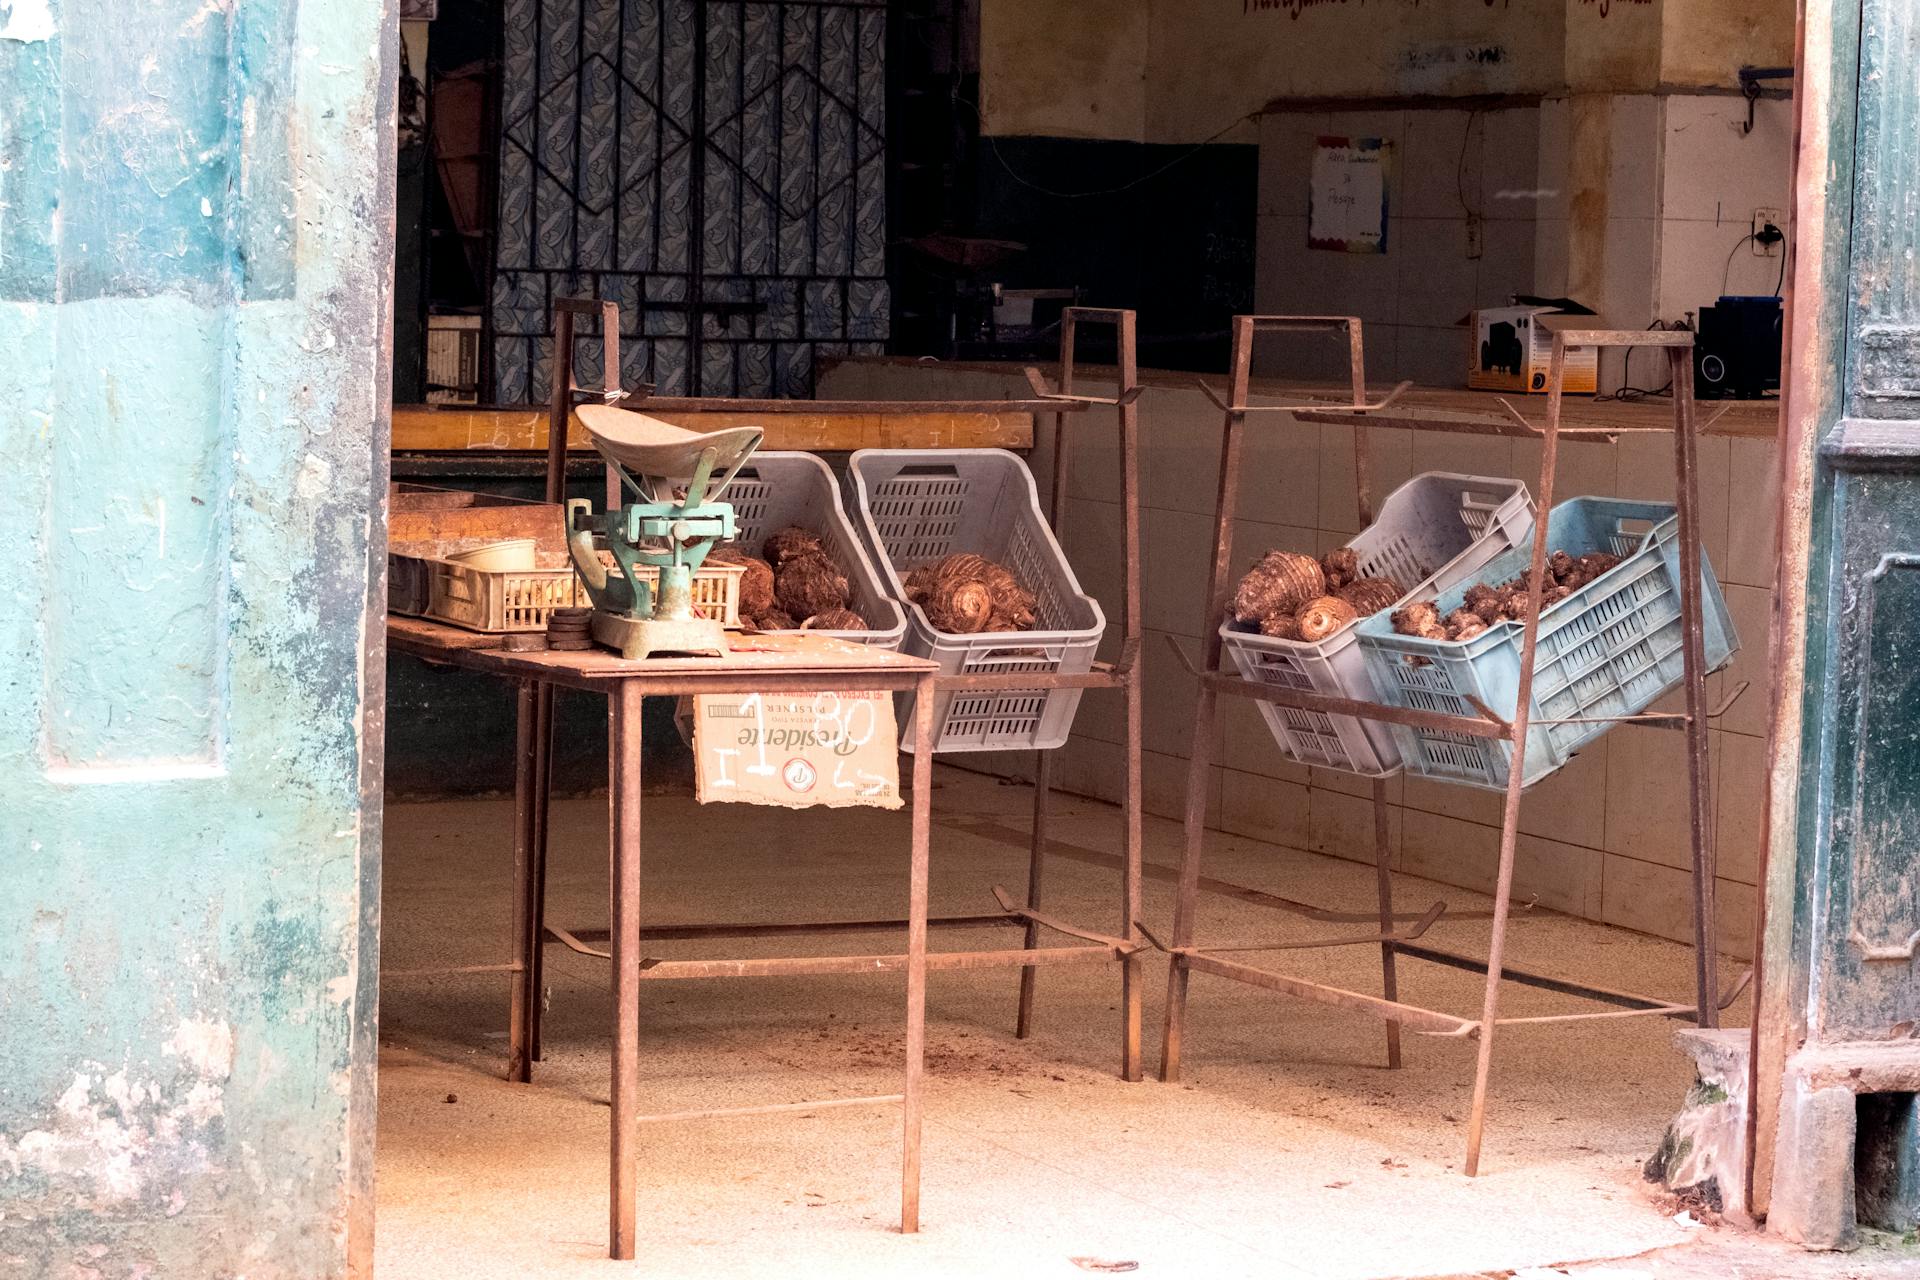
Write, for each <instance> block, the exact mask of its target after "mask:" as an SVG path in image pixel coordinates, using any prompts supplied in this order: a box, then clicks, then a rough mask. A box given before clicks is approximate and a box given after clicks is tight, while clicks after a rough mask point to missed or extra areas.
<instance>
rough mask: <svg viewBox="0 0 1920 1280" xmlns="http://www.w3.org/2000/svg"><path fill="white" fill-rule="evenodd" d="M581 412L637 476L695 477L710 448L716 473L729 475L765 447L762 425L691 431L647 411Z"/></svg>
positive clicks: (604, 451) (592, 408) (606, 408)
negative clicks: (701, 459)
mask: <svg viewBox="0 0 1920 1280" xmlns="http://www.w3.org/2000/svg"><path fill="white" fill-rule="evenodd" d="M575 412H577V413H578V414H579V415H580V423H581V425H582V426H584V427H586V429H587V434H588V435H589V436H591V437H592V438H593V447H594V448H596V449H598V450H599V451H600V453H601V456H603V457H605V458H606V459H607V460H608V461H610V462H614V463H617V464H619V465H620V466H622V467H625V468H626V469H627V471H628V472H629V473H631V474H633V475H636V476H647V477H650V478H652V479H656V480H665V481H669V482H680V483H684V482H685V481H687V480H690V479H692V477H693V472H694V468H695V467H697V466H699V465H700V455H701V454H702V453H704V452H705V451H706V450H708V449H712V450H713V451H714V462H713V474H714V475H715V476H716V477H718V476H724V475H727V474H728V473H730V472H731V471H732V470H733V469H734V468H735V467H737V466H739V465H740V464H741V463H742V462H745V461H746V459H747V455H749V454H751V453H752V452H753V451H754V450H755V449H757V448H759V446H760V439H761V436H762V435H763V434H764V433H763V432H762V431H761V429H760V428H759V427H728V428H726V429H725V430H722V431H705V432H701V431H688V430H686V429H685V428H684V427H676V426H674V425H673V424H672V423H670V422H662V421H660V419H658V418H650V417H648V416H647V415H646V414H644V413H635V412H634V411H633V410H631V409H616V408H614V407H613V406H612V405H604V404H583V405H581V406H580V408H579V409H577V410H576V411H575Z"/></svg>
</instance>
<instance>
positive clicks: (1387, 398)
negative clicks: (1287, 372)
mask: <svg viewBox="0 0 1920 1280" xmlns="http://www.w3.org/2000/svg"><path fill="white" fill-rule="evenodd" d="M1193 385H1194V386H1196V387H1198V388H1200V393H1201V394H1202V395H1204V396H1206V398H1207V399H1209V400H1211V401H1213V404H1214V407H1215V408H1217V409H1219V410H1220V411H1221V412H1222V413H1298V412H1300V411H1301V410H1303V409H1310V410H1312V411H1313V412H1315V413H1375V412H1378V411H1379V410H1381V409H1388V408H1391V407H1393V405H1394V403H1395V402H1397V401H1398V400H1399V399H1400V397H1401V396H1403V395H1405V394H1406V393H1407V392H1408V391H1410V390H1411V389H1412V388H1413V383H1412V382H1411V381H1408V382H1402V383H1401V384H1400V385H1399V386H1397V387H1395V388H1394V389H1393V390H1391V391H1389V392H1387V394H1386V395H1384V396H1382V397H1381V398H1380V399H1378V400H1375V401H1372V402H1371V403H1368V404H1351V405H1349V404H1339V403H1337V402H1333V403H1329V402H1328V401H1325V400H1308V401H1305V402H1303V403H1301V404H1237V405H1236V404H1228V403H1227V401H1226V398H1225V397H1224V396H1222V395H1221V394H1220V393H1219V392H1218V391H1217V390H1215V389H1214V386H1213V384H1212V383H1210V382H1208V381H1207V380H1206V379H1205V378H1195V379H1194V380H1193Z"/></svg>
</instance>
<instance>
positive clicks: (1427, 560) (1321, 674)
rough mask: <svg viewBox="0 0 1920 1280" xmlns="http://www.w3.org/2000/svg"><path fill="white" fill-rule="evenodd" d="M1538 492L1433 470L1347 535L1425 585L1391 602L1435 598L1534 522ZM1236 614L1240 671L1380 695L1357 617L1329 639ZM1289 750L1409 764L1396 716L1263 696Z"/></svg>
mask: <svg viewBox="0 0 1920 1280" xmlns="http://www.w3.org/2000/svg"><path fill="white" fill-rule="evenodd" d="M1533 519H1534V511H1533V499H1532V497H1530V496H1529V495H1528V493H1527V486H1526V485H1525V484H1524V483H1522V482H1521V481H1519V480H1501V479H1494V478H1491V477H1487V476H1463V475H1455V474H1453V473H1451V472H1444V471H1430V472H1428V473H1426V474H1425V475H1418V476H1415V477H1414V478H1413V479H1411V480H1409V481H1407V482H1406V483H1405V484H1403V485H1401V486H1400V487H1399V488H1398V489H1395V490H1394V491H1393V492H1392V493H1391V494H1389V495H1387V500H1386V501H1385V502H1383V503H1381V504H1380V515H1379V517H1378V518H1377V519H1376V520H1375V521H1374V522H1373V524H1372V525H1370V526H1368V528H1367V529H1366V530H1365V531H1364V532H1362V533H1360V534H1359V535H1358V536H1357V537H1355V538H1354V539H1353V541H1351V542H1349V543H1348V544H1347V545H1348V546H1350V547H1352V548H1353V550H1354V551H1355V553H1357V554H1358V555H1359V557H1360V572H1361V574H1362V575H1363V576H1366V577H1378V578H1388V579H1391V580H1392V581H1394V582H1396V583H1406V582H1413V583H1415V584H1416V585H1415V586H1414V587H1413V588H1412V589H1411V590H1409V591H1408V592H1407V593H1406V594H1405V595H1403V596H1401V597H1400V599H1399V600H1397V601H1395V602H1394V603H1393V605H1391V606H1389V608H1388V609H1387V610H1383V611H1382V612H1390V611H1391V610H1392V609H1395V608H1398V607H1399V606H1400V604H1402V603H1404V602H1405V601H1408V600H1430V599H1432V598H1433V597H1435V596H1437V595H1439V594H1440V593H1441V592H1443V591H1445V590H1446V589H1447V588H1449V587H1451V586H1454V585H1456V584H1458V583H1462V582H1466V581H1468V580H1469V579H1471V578H1472V577H1473V575H1474V574H1475V573H1477V572H1478V571H1479V570H1480V569H1481V568H1482V567H1484V566H1485V565H1486V564H1488V563H1489V562H1490V561H1492V560H1493V559H1494V558H1495V557H1496V556H1498V555H1500V554H1501V553H1502V552H1505V551H1507V550H1509V549H1511V548H1512V547H1515V546H1518V545H1519V544H1520V543H1521V542H1522V541H1524V540H1525V539H1526V538H1527V537H1528V536H1529V535H1530V534H1531V533H1532V532H1533ZM1241 625H1242V624H1239V623H1236V622H1235V621H1234V620H1233V619H1232V618H1227V619H1226V620H1225V621H1223V622H1222V623H1221V624H1220V644H1221V647H1222V649H1223V650H1224V652H1225V653H1226V654H1227V655H1228V656H1229V657H1230V658H1231V659H1232V660H1233V664H1234V666H1235V667H1236V668H1238V669H1239V672H1240V674H1241V676H1242V677H1243V678H1245V679H1247V680H1252V681H1255V682H1256V683H1260V684H1271V685H1280V686H1283V687H1285V688H1288V689H1301V690H1305V691H1307V692H1309V693H1323V694H1328V695H1330V696H1333V697H1337V698H1352V699H1355V700H1357V701H1360V702H1378V701H1380V698H1379V696H1378V693H1379V691H1378V690H1377V689H1376V688H1375V686H1374V682H1373V676H1372V674H1371V673H1370V672H1369V671H1368V668H1367V661H1366V656H1365V655H1364V654H1363V653H1362V652H1361V649H1360V645H1359V640H1360V627H1359V624H1358V623H1357V622H1356V623H1353V624H1351V625H1348V626H1346V627H1342V628H1341V629H1340V630H1339V631H1337V632H1335V633H1334V634H1333V635H1331V636H1329V637H1328V638H1327V639H1325V640H1321V641H1317V642H1316V641H1308V640H1281V639H1278V638H1276V637H1273V636H1263V635H1261V634H1260V633H1259V631H1257V630H1253V631H1243V630H1240V627H1241ZM1259 707H1260V714H1261V716H1263V717H1264V718H1265V719H1266V722H1267V727H1268V728H1269V729H1270V730H1272V731H1273V740H1274V741H1275V742H1276V743H1278V744H1279V747H1280V752H1281V754H1282V755H1284V756H1286V758H1287V759H1289V760H1292V761H1294V762H1295V763H1297V764H1308V765H1317V766H1319V767H1321V768H1325V769H1340V770H1343V771H1345V772H1347V773H1357V774H1361V775H1363V776H1365V777H1369V778H1384V777H1386V776H1387V775H1389V774H1391V773H1394V772H1396V771H1397V770H1398V769H1399V768H1400V748H1399V746H1398V744H1397V743H1396V741H1395V739H1394V734H1393V729H1392V727H1391V726H1390V725H1384V724H1380V723H1379V722H1377V721H1373V720H1364V719H1361V718H1360V717H1358V716H1335V715H1327V714H1325V713H1324V712H1319V711H1306V710H1302V709H1300V708H1298V707H1281V706H1276V705H1274V704H1273V703H1271V702H1262V703H1260V704H1259Z"/></svg>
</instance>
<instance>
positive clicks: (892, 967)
mask: <svg viewBox="0 0 1920 1280" xmlns="http://www.w3.org/2000/svg"><path fill="white" fill-rule="evenodd" d="M1141 945H1143V946H1144V945H1145V944H1144V943H1143V944H1141ZM1128 950H1129V948H1127V947H1122V946H1085V947H1035V948H1033V949H1032V950H1028V949H1027V948H1025V947H1006V948H1003V949H1001V950H998V951H933V952H928V953H927V955H926V958H925V961H924V968H925V971H927V972H933V971H934V970H948V969H1018V968H1022V967H1024V966H1027V965H1057V964H1111V963H1112V962H1113V961H1115V960H1117V959H1119V958H1120V957H1121V956H1123V955H1125V954H1127V952H1128ZM913 964H914V961H913V956H912V953H911V952H904V951H890V952H879V953H876V954H873V955H859V956H757V957H746V958H740V959H725V958H713V959H704V960H667V959H661V958H656V957H653V956H649V957H647V958H646V959H645V960H643V961H641V965H640V977H641V979H642V980H645V981H666V982H681V981H698V980H702V979H711V978H802V977H822V976H846V975H850V974H863V973H899V972H902V971H903V970H911V969H912V968H913Z"/></svg>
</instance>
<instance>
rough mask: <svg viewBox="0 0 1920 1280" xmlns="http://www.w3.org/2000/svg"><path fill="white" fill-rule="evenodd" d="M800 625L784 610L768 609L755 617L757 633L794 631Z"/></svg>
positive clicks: (754, 625)
mask: <svg viewBox="0 0 1920 1280" xmlns="http://www.w3.org/2000/svg"><path fill="white" fill-rule="evenodd" d="M799 625H800V624H799V623H797V622H795V621H794V620H793V615H792V614H790V613H788V612H787V611H786V610H784V609H768V610H767V611H766V612H765V613H758V614H755V615H754V617H753V629H754V630H755V631H792V630H793V629H794V628H795V627H797V626H799Z"/></svg>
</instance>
